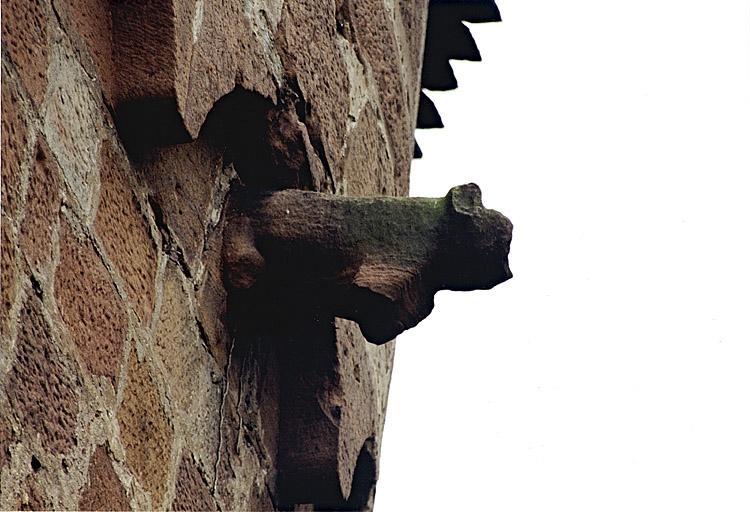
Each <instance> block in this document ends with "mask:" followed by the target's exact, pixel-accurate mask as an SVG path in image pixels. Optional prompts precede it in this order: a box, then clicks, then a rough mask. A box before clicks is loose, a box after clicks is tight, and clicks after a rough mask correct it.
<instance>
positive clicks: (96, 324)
mask: <svg viewBox="0 0 750 512" xmlns="http://www.w3.org/2000/svg"><path fill="white" fill-rule="evenodd" d="M55 298H56V299H57V307H58V308H59V309H60V313H61V314H62V318H63V320H64V322H65V324H66V325H67V326H68V331H69V332H70V335H71V336H72V338H73V341H74V342H75V344H76V346H77V347H78V350H79V352H80V354H81V357H82V358H83V360H84V361H85V362H86V365H87V367H88V369H89V370H90V371H91V372H93V373H95V374H96V375H103V376H105V377H107V378H109V379H110V381H111V382H112V384H113V385H114V386H115V387H117V376H118V375H119V373H120V359H121V357H122V344H123V342H124V338H125V328H126V326H127V316H126V314H125V312H124V310H123V304H122V302H121V300H120V298H119V296H118V295H117V292H116V290H115V287H114V284H113V283H112V279H111V278H110V275H109V272H108V271H107V269H106V267H105V266H104V264H103V263H102V260H101V258H100V257H99V255H98V254H97V253H96V250H95V249H94V246H93V244H92V243H91V242H90V241H89V240H88V239H86V238H78V237H77V236H76V234H75V233H74V232H73V230H72V229H71V227H70V225H69V224H68V222H67V221H63V222H61V225H60V263H59V264H58V267H57V271H56V274H55Z"/></svg>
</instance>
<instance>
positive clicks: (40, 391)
mask: <svg viewBox="0 0 750 512" xmlns="http://www.w3.org/2000/svg"><path fill="white" fill-rule="evenodd" d="M80 387H81V380H80V376H79V375H78V370H77V368H76V366H75V365H74V363H73V362H72V361H70V360H69V359H68V358H67V357H66V356H65V354H64V353H63V352H62V351H61V350H60V349H59V348H58V344H57V341H56V340H55V338H54V337H53V336H52V333H51V330H50V325H49V324H48V322H47V320H46V319H45V317H44V314H43V313H42V304H41V302H40V301H39V299H38V298H37V297H36V296H35V295H31V296H30V297H29V298H28V299H27V301H26V303H25V304H24V306H23V309H22V310H21V318H20V322H19V333H18V340H17V345H16V360H15V362H14V363H13V367H12V369H11V370H10V374H9V376H8V380H7V382H6V385H5V390H6V392H7V394H8V400H9V401H10V406H11V410H12V411H13V414H15V415H17V417H18V419H19V420H20V422H21V424H22V425H23V427H24V430H27V431H28V432H29V433H31V434H32V435H33V434H38V435H39V436H40V438H41V444H42V446H43V447H44V449H45V450H48V451H50V452H51V453H53V454H58V453H65V452H67V451H68V450H69V449H70V448H71V447H72V446H73V445H74V444H75V443H76V439H75V427H76V418H77V416H78V397H79V393H80V390H79V389H80Z"/></svg>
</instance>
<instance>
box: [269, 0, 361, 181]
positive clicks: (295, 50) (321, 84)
mask: <svg viewBox="0 0 750 512" xmlns="http://www.w3.org/2000/svg"><path fill="white" fill-rule="evenodd" d="M276 37H277V45H278V47H279V50H280V52H281V59H282V63H283V65H284V72H285V74H286V76H287V77H289V78H293V79H294V80H295V81H296V82H297V83H298V84H299V92H300V94H301V96H302V97H301V98H300V99H301V101H302V106H303V107H304V108H303V118H300V121H302V122H303V123H304V124H305V125H306V126H307V131H308V133H309V137H310V140H311V142H312V145H313V147H315V149H316V151H317V153H318V156H319V157H320V159H321V160H322V161H323V164H324V165H325V166H327V167H328V169H330V172H331V173H332V176H333V178H334V180H336V179H337V178H338V177H339V176H340V172H341V171H340V159H341V149H342V147H343V144H344V136H345V134H346V123H347V119H348V118H347V115H348V113H349V88H350V82H349V75H348V72H347V68H346V63H345V62H344V59H343V57H342V54H341V52H340V51H339V47H338V44H337V42H336V41H337V38H338V37H340V36H339V35H338V34H337V32H336V12H335V5H334V4H333V2H323V3H322V5H321V2H314V1H305V2H291V3H290V2H286V3H285V4H284V10H283V14H282V17H281V21H280V23H279V28H278V33H277V35H276ZM334 185H335V186H336V187H338V184H337V183H334Z"/></svg>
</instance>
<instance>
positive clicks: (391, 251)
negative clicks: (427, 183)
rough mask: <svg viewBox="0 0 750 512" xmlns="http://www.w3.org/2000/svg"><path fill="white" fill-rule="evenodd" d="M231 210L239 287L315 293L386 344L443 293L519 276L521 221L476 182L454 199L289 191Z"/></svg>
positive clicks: (227, 244) (228, 236)
mask: <svg viewBox="0 0 750 512" xmlns="http://www.w3.org/2000/svg"><path fill="white" fill-rule="evenodd" d="M238 204H239V206H235V207H234V208H233V209H232V211H230V212H229V214H228V223H227V228H226V232H225V237H224V264H225V272H226V276H227V280H228V282H229V284H230V285H231V286H232V287H235V288H238V289H251V288H253V287H254V286H256V285H257V284H258V283H259V282H261V281H263V282H265V283H271V286H273V287H275V288H276V289H286V290H289V293H294V294H297V293H306V294H308V295H307V296H309V297H311V300H314V301H315V302H316V303H317V304H324V305H325V307H326V308H327V309H328V311H330V312H331V313H332V314H333V315H334V316H338V317H341V318H347V319H350V320H354V321H355V322H357V323H358V324H359V326H360V329H361V331H362V334H363V335H364V336H365V338H366V339H367V340H368V341H369V342H371V343H376V344H381V343H385V342H387V341H389V340H391V339H393V338H394V337H396V335H398V334H400V333H401V332H403V331H404V330H406V329H409V328H411V327H414V326H415V325H416V324H417V323H419V322H420V321H421V320H423V319H424V318H426V317H427V315H429V314H430V312H431V311H432V308H433V306H434V295H435V293H437V292H438V291H439V290H463V291H466V290H476V289H489V288H492V287H493V286H495V285H497V284H499V283H502V282H503V281H506V280H507V279H509V278H511V277H512V274H511V271H510V268H509V267H508V251H509V250H510V242H511V231H512V228H513V226H512V224H511V222H510V221H509V220H508V219H507V218H506V217H505V216H503V215H502V214H501V213H499V212H497V211H494V210H488V209H486V208H484V206H483V205H482V200H481V191H480V190H479V187H478V186H477V185H475V184H473V183H470V184H468V185H461V186H457V187H454V188H452V189H451V190H450V191H449V192H448V194H447V195H446V196H445V197H444V198H434V199H433V198H422V197H409V198H397V197H367V198H363V197H344V196H336V195H330V194H322V193H318V192H306V191H301V190H284V191H278V192H270V193H263V194H256V195H252V196H248V197H245V198H243V199H242V200H241V201H239V202H238Z"/></svg>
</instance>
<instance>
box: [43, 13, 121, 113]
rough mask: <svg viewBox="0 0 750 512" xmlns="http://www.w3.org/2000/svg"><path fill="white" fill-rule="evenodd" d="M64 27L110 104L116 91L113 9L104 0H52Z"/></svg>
mask: <svg viewBox="0 0 750 512" xmlns="http://www.w3.org/2000/svg"><path fill="white" fill-rule="evenodd" d="M52 4H53V5H54V7H55V12H56V13H57V14H58V15H59V16H60V18H61V20H62V27H63V29H64V30H65V33H66V35H68V36H69V37H70V38H71V39H72V40H73V43H74V44H75V47H76V48H77V49H78V52H79V56H80V57H81V64H82V65H83V67H84V68H85V69H86V70H87V71H86V72H87V74H89V75H91V76H94V77H96V78H97V81H98V82H99V84H100V86H101V88H102V93H103V95H104V97H105V98H106V99H107V101H108V102H109V103H110V104H111V103H112V100H113V96H114V91H115V86H116V84H115V82H114V74H115V71H114V69H115V68H116V62H114V61H113V59H112V11H111V7H110V2H103V1H102V0H53V2H52Z"/></svg>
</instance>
